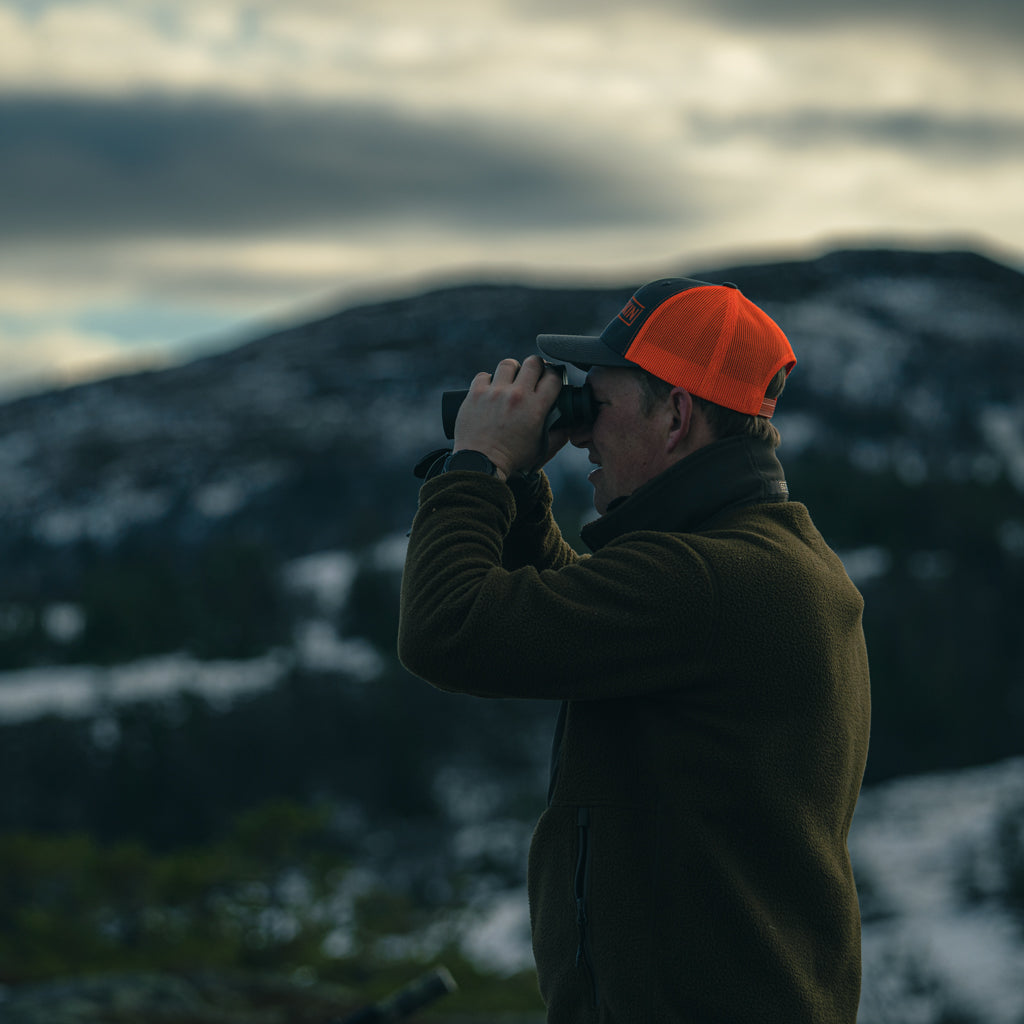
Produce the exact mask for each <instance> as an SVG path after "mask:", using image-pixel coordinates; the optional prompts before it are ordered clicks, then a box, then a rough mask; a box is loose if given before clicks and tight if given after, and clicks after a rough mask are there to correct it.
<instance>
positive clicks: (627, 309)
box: [619, 296, 644, 327]
mask: <svg viewBox="0 0 1024 1024" xmlns="http://www.w3.org/2000/svg"><path fill="white" fill-rule="evenodd" d="M643 311H644V307H643V306H641V305H640V303H639V302H637V301H636V297H635V296H634V297H633V298H632V299H630V300H629V302H627V303H626V305H625V306H624V307H623V310H622V312H621V313H620V314H619V319H620V320H621V321H622V322H623V323H624V324H625V325H626V326H627V327H632V326H633V324H634V323H635V322H636V318H637V317H638V316H640V314H641V313H643Z"/></svg>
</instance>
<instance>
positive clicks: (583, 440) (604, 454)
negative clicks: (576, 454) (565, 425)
mask: <svg viewBox="0 0 1024 1024" xmlns="http://www.w3.org/2000/svg"><path fill="white" fill-rule="evenodd" d="M587 381H588V383H589V384H590V386H591V387H592V388H593V390H594V401H595V402H596V404H597V418H596V419H595V420H594V422H593V423H592V424H591V425H590V426H589V427H581V428H579V429H577V430H573V431H571V432H570V434H569V440H570V442H571V443H572V444H574V445H575V446H576V447H577V448H586V449H587V451H588V452H589V453H590V461H591V462H593V463H595V464H596V465H597V468H596V469H594V470H593V471H592V472H591V473H590V475H589V476H588V477H587V479H588V480H589V481H590V482H591V483H592V484H593V485H594V507H595V508H596V509H597V511H598V512H600V513H601V515H604V513H605V512H607V511H608V506H609V505H610V504H611V503H612V502H613V501H614V500H615V499H616V498H622V497H625V496H626V495H629V494H632V493H633V491H635V490H636V489H637V488H638V487H639V486H640V485H641V484H644V483H646V482H647V481H648V480H651V479H653V478H654V477H656V476H657V475H658V474H659V473H661V472H662V471H663V470H665V469H667V468H668V467H669V465H671V460H670V459H669V458H668V456H667V452H666V447H665V440H666V436H667V431H668V426H667V425H668V422H669V421H670V419H671V416H670V414H668V413H667V412H666V410H664V409H661V410H655V411H654V412H653V413H652V414H651V415H650V416H645V415H644V414H643V412H642V411H641V393H640V383H639V381H638V380H637V379H636V376H635V375H634V374H633V373H632V372H631V371H629V370H626V369H620V368H619V367H609V366H595V367H594V368H593V369H592V370H591V371H590V373H588V374H587Z"/></svg>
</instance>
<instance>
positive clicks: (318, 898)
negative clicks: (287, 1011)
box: [0, 801, 539, 1012]
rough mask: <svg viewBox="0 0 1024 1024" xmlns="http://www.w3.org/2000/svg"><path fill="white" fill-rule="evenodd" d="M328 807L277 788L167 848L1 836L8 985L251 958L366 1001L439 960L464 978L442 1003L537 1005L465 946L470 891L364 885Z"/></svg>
mask: <svg viewBox="0 0 1024 1024" xmlns="http://www.w3.org/2000/svg"><path fill="white" fill-rule="evenodd" d="M331 818H332V813H331V810H330V808H329V807H328V806H327V805H322V806H319V807H303V806H300V805H298V804H295V803H292V802H288V801H274V802H271V803H267V804H265V805H263V806H261V807H259V808H256V809H254V810H252V811H249V812H247V813H245V814H242V815H239V816H238V817H237V818H236V819H235V820H234V821H233V822H232V823H231V825H230V826H229V827H228V828H227V829H226V830H225V834H224V835H223V837H221V838H220V839H218V840H217V841H215V842H212V843H208V844H203V845H199V846H188V847H182V848H180V849H176V850H172V851H164V852H153V851H151V850H149V849H147V848H146V847H145V846H144V845H143V844H141V843H138V842H130V841H125V842H116V843H100V842H98V841H96V840H95V839H93V838H91V837H89V836H86V835H84V834H70V835H41V834H38V833H29V832H12V833H8V834H4V835H0V877H2V878H3V879H4V885H3V887H2V889H0V984H7V985H24V984H26V983H38V982H40V981H44V980H48V979H52V978H62V977H70V976H79V975H85V974H95V973H99V972H113V971H116V972H125V971H129V972H133V973H141V972H147V973H148V972H165V973H169V974H193V973H196V972H213V971H215V972H222V973H223V972H244V973H256V974H259V975H260V976H263V977H267V976H274V975H282V976H292V977H301V978H304V979H306V980H307V981H310V982H311V981H313V980H314V979H315V980H318V981H327V982H335V983H339V984H341V985H344V986H346V987H347V988H349V989H351V990H353V991H358V993H359V998H360V999H361V1000H364V1001H370V1000H374V999H378V998H381V997H383V996H384V995H386V994H388V993H389V992H391V991H393V990H395V989H397V988H399V987H401V986H402V985H404V984H406V983H408V982H409V981H410V980H412V979H413V978H414V977H416V976H417V975H418V974H419V973H421V972H422V971H423V970H424V969H426V968H427V967H429V966H431V965H432V964H434V963H437V962H443V963H445V964H446V965H447V966H448V967H449V969H450V970H452V971H453V973H454V974H455V975H456V977H457V979H458V982H459V993H458V995H456V996H454V997H449V999H448V1000H447V1001H446V1008H447V1009H450V1010H452V1011H455V1012H464V1011H466V1010H469V1009H474V1010H478V1011H479V1010H489V1009H497V1008H501V1009H503V1010H506V1011H508V1010H519V1011H524V1012H529V1011H536V1010H537V1009H538V1007H539V1002H538V995H537V991H536V983H535V980H534V978H533V975H532V972H524V973H523V974H522V975H518V976H515V977H512V978H500V979H499V978H495V977H490V976H487V975H486V974H485V973H481V972H480V971H479V970H477V969H476V968H475V967H473V966H472V965H471V964H470V963H469V962H468V961H467V960H466V959H465V957H464V956H463V954H462V953H461V952H460V950H459V948H458V946H457V943H456V939H457V935H456V932H455V929H454V928H453V926H452V922H453V920H454V915H456V914H457V913H458V912H459V911H460V910H461V909H463V906H464V902H463V900H462V897H463V896H464V895H465V893H458V892H457V891H455V892H452V893H451V894H450V897H451V898H450V899H448V900H443V901H440V902H437V901H434V902H430V901H429V900H426V899H424V898H423V895H422V893H419V894H418V893H416V892H415V891H413V890H408V891H403V890H402V889H400V888H396V887H395V886H394V885H388V886H384V885H383V884H382V883H380V882H369V883H368V882H367V880H366V879H365V876H364V875H361V874H358V873H354V872H353V871H352V868H351V864H350V861H349V859H348V856H347V854H346V850H345V846H344V843H341V842H339V840H338V837H337V834H336V832H335V830H334V829H333V828H332V825H331ZM466 887H467V888H468V881H467V885H466ZM438 935H440V936H441V937H442V938H441V941H437V938H436V936H438ZM446 935H447V936H448V938H447V941H445V936H446ZM423 936H433V937H434V938H432V939H428V938H422V937H423Z"/></svg>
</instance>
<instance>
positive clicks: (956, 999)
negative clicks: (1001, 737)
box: [850, 758, 1024, 1024]
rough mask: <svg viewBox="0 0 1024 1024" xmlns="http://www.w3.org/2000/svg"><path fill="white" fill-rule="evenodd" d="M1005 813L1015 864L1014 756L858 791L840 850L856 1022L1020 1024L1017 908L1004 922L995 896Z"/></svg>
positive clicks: (1023, 814) (1023, 1002)
mask: <svg viewBox="0 0 1024 1024" xmlns="http://www.w3.org/2000/svg"><path fill="white" fill-rule="evenodd" d="M1012 814H1016V830H1017V836H1018V845H1017V846H1016V852H1017V856H1018V857H1024V842H1022V841H1021V840H1024V758H1015V759H1012V760H1008V761H1004V762H1001V763H999V764H994V765H989V766H985V767H980V768H970V769H966V770H962V771H957V772H949V773H941V774H930V775H922V776H918V777H914V778H906V779H897V780H894V781H891V782H887V783H884V784H882V785H879V786H875V787H872V788H870V789H867V790H865V791H864V793H863V795H862V797H861V801H860V804H859V806H858V809H857V814H856V817H855V819H854V823H853V829H852V830H851V834H850V852H851V856H852V858H853V862H854V869H855V872H856V874H857V879H858V884H859V885H860V886H861V887H862V890H863V904H864V918H865V920H864V931H863V947H864V985H863V997H862V1007H861V1010H862V1012H861V1020H862V1021H863V1022H865V1024H889V1022H891V1024H917V1022H921V1024H925V1022H928V1024H931V1022H938V1021H940V1020H948V1021H952V1020H954V1019H955V1020H957V1021H964V1022H968V1021H970V1022H979V1024H980V1022H984V1024H1021V1022H1022V1021H1024V909H1018V911H1017V913H1016V915H1014V914H1013V913H1012V912H1011V911H1010V909H1009V908H1008V907H1007V905H1006V903H1005V901H1004V899H1003V898H1002V896H1003V893H1004V892H1005V888H1006V885H1007V883H1008V881H1009V880H1008V879H1007V877H1006V874H1005V872H1006V865H1005V864H1003V863H1000V858H999V851H1000V848H1001V841H1000V827H1001V824H1002V825H1003V827H1004V828H1005V827H1006V822H1007V820H1008V817H1009V816H1010V815H1012ZM1004 837H1005V833H1004ZM1017 870H1018V871H1021V870H1024V862H1020V861H1018V863H1017ZM943 1014H945V1016H943Z"/></svg>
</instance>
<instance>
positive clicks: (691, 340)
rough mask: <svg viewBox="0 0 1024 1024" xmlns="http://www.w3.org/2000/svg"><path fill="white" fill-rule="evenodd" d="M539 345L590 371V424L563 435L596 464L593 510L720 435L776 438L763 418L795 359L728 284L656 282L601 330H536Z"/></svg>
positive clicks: (773, 328)
mask: <svg viewBox="0 0 1024 1024" xmlns="http://www.w3.org/2000/svg"><path fill="white" fill-rule="evenodd" d="M537 345H538V347H539V348H540V350H541V352H543V353H544V355H545V356H547V357H549V358H551V359H555V360H558V361H561V362H569V363H573V364H574V365H576V366H578V367H579V368H581V369H584V370H589V371H590V374H589V377H588V380H589V381H590V384H591V386H592V387H593V389H594V396H595V399H596V400H597V402H598V406H597V408H598V416H597V420H596V421H595V422H594V424H593V425H592V426H591V427H588V428H586V429H583V430H576V431H573V433H572V434H571V435H570V439H571V441H572V442H573V444H575V445H577V446H578V447H585V448H587V449H588V450H589V452H590V458H591V461H592V462H595V463H598V464H599V465H600V469H599V470H595V471H594V472H593V473H591V475H590V480H591V482H592V483H593V484H594V503H595V505H596V506H597V509H598V511H599V512H602V513H603V512H604V511H606V509H607V506H608V503H609V502H611V501H613V500H614V499H615V498H618V497H623V496H625V495H627V494H630V493H632V491H633V490H635V489H636V487H638V486H640V484H642V483H645V482H646V481H647V480H650V479H652V478H653V477H654V476H657V475H658V474H659V473H661V472H663V471H664V470H665V469H667V468H668V467H669V466H670V465H672V464H673V463H674V462H676V461H678V460H679V459H681V458H683V457H685V456H686V455H688V454H690V453H691V452H693V451H696V450H697V448H700V447H703V446H704V445H705V444H708V443H710V442H711V441H714V440H716V439H718V438H721V437H727V436H731V435H733V434H750V435H753V436H755V437H763V438H765V439H766V440H768V441H769V442H770V443H772V444H778V440H779V437H778V432H777V431H776V430H775V428H774V427H773V426H772V425H771V423H770V422H769V420H770V417H771V416H772V414H773V413H774V411H775V402H776V399H777V398H778V396H779V395H780V394H781V392H782V388H783V386H784V385H785V381H786V377H787V376H788V374H789V371H790V370H791V369H792V368H793V366H794V365H795V364H796V357H795V356H794V354H793V350H792V348H791V346H790V344H789V341H788V340H787V338H786V336H785V334H783V332H782V330H781V329H780V328H779V326H778V325H777V324H776V323H775V322H774V321H773V320H772V319H771V318H770V317H769V316H768V315H767V314H766V313H765V312H764V311H763V310H761V309H760V308H759V307H757V306H755V305H754V303H752V302H751V301H750V300H749V299H747V298H745V297H744V296H743V295H742V293H741V292H740V291H739V289H738V288H736V286H735V285H731V284H725V285H714V284H707V283H706V282H703V281H694V280H690V279H688V278H667V279H664V280H660V281H654V282H652V283H651V284H648V285H644V286H643V287H642V288H640V289H639V290H638V291H637V292H636V293H635V294H634V295H633V297H632V298H631V299H630V300H629V302H628V303H627V304H626V306H625V307H624V309H623V310H622V312H620V313H619V315H618V316H617V317H616V318H615V319H614V320H612V321H611V323H609V324H608V326H607V327H605V329H604V331H602V332H601V334H600V335H599V336H596V337H594V336H582V337H581V336H574V335H550V334H542V335H540V336H539V337H538V338H537ZM620 434H622V435H623V436H619V435H620Z"/></svg>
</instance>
